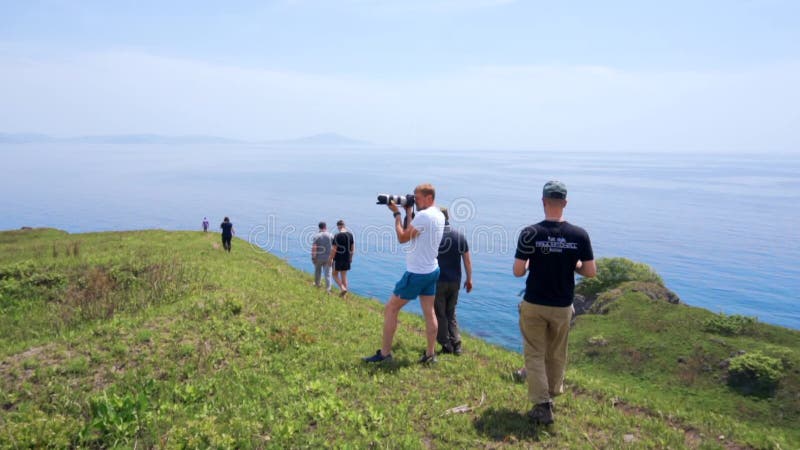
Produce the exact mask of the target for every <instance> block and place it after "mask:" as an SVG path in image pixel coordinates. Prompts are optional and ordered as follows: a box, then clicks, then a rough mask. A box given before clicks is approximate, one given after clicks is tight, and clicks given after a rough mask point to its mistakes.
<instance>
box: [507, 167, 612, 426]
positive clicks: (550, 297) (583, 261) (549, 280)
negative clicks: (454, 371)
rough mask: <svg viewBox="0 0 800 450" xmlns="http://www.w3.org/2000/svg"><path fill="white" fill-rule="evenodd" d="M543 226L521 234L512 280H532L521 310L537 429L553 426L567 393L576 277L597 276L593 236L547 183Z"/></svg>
mask: <svg viewBox="0 0 800 450" xmlns="http://www.w3.org/2000/svg"><path fill="white" fill-rule="evenodd" d="M542 205H543V207H544V213H545V220H543V221H541V222H539V223H537V224H534V225H531V226H529V227H527V228H525V229H523V230H522V232H520V235H519V240H518V241H517V251H516V254H515V255H514V258H515V259H514V275H515V276H517V277H521V276H524V275H525V274H526V273H527V274H528V278H527V280H526V282H525V297H524V301H523V302H521V303H520V305H519V328H520V331H521V332H522V341H523V350H524V355H525V369H526V371H527V376H526V378H527V382H528V398H529V399H530V400H531V402H533V404H534V407H533V409H531V410H530V412H528V416H529V417H530V419H531V420H533V421H534V422H535V423H540V424H545V425H547V424H551V423H553V397H555V396H557V395H559V394H561V393H563V392H564V372H565V370H566V365H567V338H568V335H569V323H570V320H571V319H572V311H573V309H572V297H573V294H574V290H575V272H577V273H578V274H579V275H582V276H584V277H593V276H595V274H596V272H597V269H596V267H595V263H594V254H593V253H592V244H591V241H590V240H589V234H588V233H586V231H585V230H584V229H583V228H581V227H578V226H575V225H572V224H570V223H568V222H566V221H565V220H564V218H563V215H564V208H565V207H566V206H567V187H566V186H565V185H564V183H562V182H560V181H548V182H547V183H546V184H545V185H544V189H543V190H542Z"/></svg>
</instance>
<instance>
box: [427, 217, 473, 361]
mask: <svg viewBox="0 0 800 450" xmlns="http://www.w3.org/2000/svg"><path fill="white" fill-rule="evenodd" d="M442 214H444V220H445V222H444V223H445V226H444V235H442V242H441V243H440V244H439V256H438V258H439V281H438V282H437V283H436V300H434V305H433V307H434V311H435V312H436V320H437V321H438V322H439V331H438V333H437V335H436V340H437V341H438V342H439V344H441V345H442V353H455V354H456V355H460V354H461V335H460V334H459V333H458V321H457V320H456V305H457V304H458V291H459V290H460V289H461V260H462V259H463V260H464V271H465V272H466V274H467V280H466V282H465V283H464V288H465V289H466V290H467V293H469V292H470V291H472V258H471V257H470V254H469V245H467V239H466V238H465V237H464V235H463V234H461V233H460V232H459V231H457V230H454V229H452V228H451V227H450V222H449V221H448V220H449V214H448V213H447V209H446V208H442Z"/></svg>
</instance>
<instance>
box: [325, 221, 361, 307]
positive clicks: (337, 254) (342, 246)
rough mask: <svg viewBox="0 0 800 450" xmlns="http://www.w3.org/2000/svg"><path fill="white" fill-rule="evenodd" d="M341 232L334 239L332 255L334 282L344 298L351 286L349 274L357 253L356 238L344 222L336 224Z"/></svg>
mask: <svg viewBox="0 0 800 450" xmlns="http://www.w3.org/2000/svg"><path fill="white" fill-rule="evenodd" d="M336 228H338V229H339V232H338V233H336V235H335V236H334V237H333V250H334V251H333V252H332V253H331V263H332V264H333V280H334V281H335V282H336V284H337V285H339V289H341V290H342V293H341V294H340V295H341V296H342V297H344V296H346V295H347V291H348V290H349V289H350V285H349V284H348V283H347V272H348V271H349V270H350V264H351V263H352V262H353V253H355V251H356V244H355V238H354V237H353V233H351V232H350V231H349V230H348V229H347V228H346V227H345V226H344V220H341V219H340V220H339V221H338V222H336Z"/></svg>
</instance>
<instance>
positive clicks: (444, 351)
mask: <svg viewBox="0 0 800 450" xmlns="http://www.w3.org/2000/svg"><path fill="white" fill-rule="evenodd" d="M439 353H441V354H443V355H446V354H449V353H453V347H451V346H449V345H443V346H442V351H440V352H439Z"/></svg>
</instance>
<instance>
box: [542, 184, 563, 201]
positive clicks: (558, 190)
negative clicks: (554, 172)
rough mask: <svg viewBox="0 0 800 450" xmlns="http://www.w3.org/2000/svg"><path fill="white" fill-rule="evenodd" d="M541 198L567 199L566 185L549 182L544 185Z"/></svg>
mask: <svg viewBox="0 0 800 450" xmlns="http://www.w3.org/2000/svg"><path fill="white" fill-rule="evenodd" d="M542 197H544V198H560V199H565V198H567V185H566V184H564V183H562V182H560V181H557V180H550V181H548V182H547V183H545V184H544V189H542Z"/></svg>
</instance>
